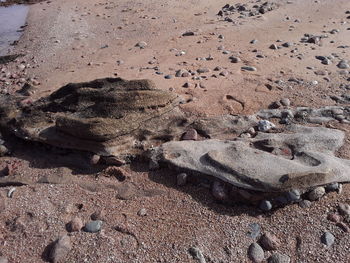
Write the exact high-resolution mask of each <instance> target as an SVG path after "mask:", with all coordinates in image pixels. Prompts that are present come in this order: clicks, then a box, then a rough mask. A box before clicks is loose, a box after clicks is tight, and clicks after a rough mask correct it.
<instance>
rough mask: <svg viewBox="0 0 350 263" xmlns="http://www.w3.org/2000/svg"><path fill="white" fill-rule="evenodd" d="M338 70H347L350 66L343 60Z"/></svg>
mask: <svg viewBox="0 0 350 263" xmlns="http://www.w3.org/2000/svg"><path fill="white" fill-rule="evenodd" d="M337 67H338V68H340V69H347V68H349V67H350V66H349V64H348V63H347V62H346V61H345V60H341V61H340V62H339V63H338V65H337Z"/></svg>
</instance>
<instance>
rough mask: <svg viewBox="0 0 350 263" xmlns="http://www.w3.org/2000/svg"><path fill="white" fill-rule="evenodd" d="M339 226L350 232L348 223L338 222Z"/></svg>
mask: <svg viewBox="0 0 350 263" xmlns="http://www.w3.org/2000/svg"><path fill="white" fill-rule="evenodd" d="M336 226H337V227H340V228H341V230H343V231H344V232H345V233H349V232H350V228H349V226H348V225H347V224H345V223H344V222H338V223H337V224H336Z"/></svg>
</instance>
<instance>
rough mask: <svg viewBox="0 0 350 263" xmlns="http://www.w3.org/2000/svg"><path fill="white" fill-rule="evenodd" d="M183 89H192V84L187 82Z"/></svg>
mask: <svg viewBox="0 0 350 263" xmlns="http://www.w3.org/2000/svg"><path fill="white" fill-rule="evenodd" d="M182 87H184V88H190V87H191V83H189V82H185V84H183V85H182Z"/></svg>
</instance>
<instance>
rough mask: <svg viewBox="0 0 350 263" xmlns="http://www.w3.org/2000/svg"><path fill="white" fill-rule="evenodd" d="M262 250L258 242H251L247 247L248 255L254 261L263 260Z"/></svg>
mask: <svg viewBox="0 0 350 263" xmlns="http://www.w3.org/2000/svg"><path fill="white" fill-rule="evenodd" d="M264 256H265V254H264V250H263V249H262V247H261V246H260V245H259V244H258V243H252V244H251V245H250V246H249V249H248V257H249V258H250V259H251V260H252V261H253V262H255V263H258V262H262V261H263V260H264Z"/></svg>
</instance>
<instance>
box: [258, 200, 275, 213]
mask: <svg viewBox="0 0 350 263" xmlns="http://www.w3.org/2000/svg"><path fill="white" fill-rule="evenodd" d="M259 208H260V209H261V210H262V211H265V212H267V211H270V210H271V209H272V204H271V202H270V201H268V200H262V201H261V202H260V204H259Z"/></svg>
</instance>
